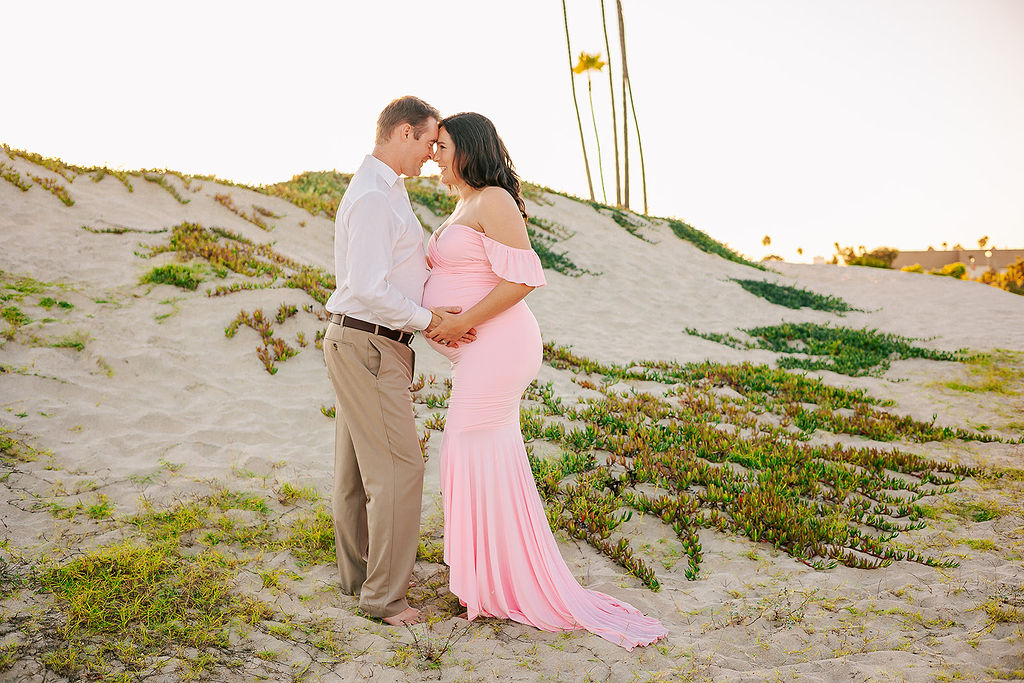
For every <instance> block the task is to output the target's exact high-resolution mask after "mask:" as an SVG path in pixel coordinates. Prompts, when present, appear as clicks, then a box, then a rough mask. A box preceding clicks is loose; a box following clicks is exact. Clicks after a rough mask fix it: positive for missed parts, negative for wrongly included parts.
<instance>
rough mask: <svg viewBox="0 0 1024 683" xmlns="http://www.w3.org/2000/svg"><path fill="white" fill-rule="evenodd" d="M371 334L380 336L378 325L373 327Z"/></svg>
mask: <svg viewBox="0 0 1024 683" xmlns="http://www.w3.org/2000/svg"><path fill="white" fill-rule="evenodd" d="M373 333H374V334H380V325H374V326H373Z"/></svg>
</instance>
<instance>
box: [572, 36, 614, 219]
mask: <svg viewBox="0 0 1024 683" xmlns="http://www.w3.org/2000/svg"><path fill="white" fill-rule="evenodd" d="M604 65H605V63H604V62H602V61H601V53H600V52H598V53H597V54H594V55H588V54H587V53H586V52H581V53H580V60H579V61H578V62H577V63H576V66H575V67H574V68H573V70H572V72H573V73H574V74H582V73H585V74H587V98H589V100H590V120H591V121H592V122H593V123H594V138H595V139H596V140H597V170H598V172H599V174H600V176H601V201H603V202H604V203H605V204H607V203H608V193H607V192H605V189H604V161H603V160H602V159H601V135H600V134H599V133H598V132H597V117H596V116H594V90H593V88H592V87H591V83H590V72H591V71H600V70H601V69H602V68H604Z"/></svg>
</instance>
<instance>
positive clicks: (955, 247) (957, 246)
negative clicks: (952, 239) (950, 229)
mask: <svg viewBox="0 0 1024 683" xmlns="http://www.w3.org/2000/svg"><path fill="white" fill-rule="evenodd" d="M963 250H964V245H962V244H960V243H959V242H957V243H956V244H954V245H953V251H963Z"/></svg>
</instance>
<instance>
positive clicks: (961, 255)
mask: <svg viewBox="0 0 1024 683" xmlns="http://www.w3.org/2000/svg"><path fill="white" fill-rule="evenodd" d="M986 253H989V254H991V256H985V254H986ZM1022 258H1024V249H951V250H949V251H938V250H935V249H930V250H928V251H901V252H900V253H899V254H898V255H897V256H896V260H895V261H893V262H892V267H893V268H895V269H896V270H899V269H900V268H903V267H904V266H912V265H914V264H915V263H918V264H920V265H921V267H922V268H924V269H925V270H932V269H934V268H941V267H942V266H944V265H947V264H949V263H958V262H959V263H963V264H964V265H966V266H967V276H968V277H971V278H975V277H978V276H979V275H981V274H982V273H983V272H985V271H986V270H988V269H989V268H992V269H993V270H995V271H997V272H1001V271H1004V270H1006V269H1007V268H1008V267H1009V266H1010V265H1011V264H1012V263H1014V262H1016V261H1017V260H1018V259H1022Z"/></svg>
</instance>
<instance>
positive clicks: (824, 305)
mask: <svg viewBox="0 0 1024 683" xmlns="http://www.w3.org/2000/svg"><path fill="white" fill-rule="evenodd" d="M732 281H733V282H735V283H736V284H738V285H739V286H740V287H742V288H743V289H745V290H746V291H748V292H750V293H751V294H753V295H754V296H759V297H761V298H762V299H765V300H767V301H770V302H771V303H773V304H777V305H779V306H785V307H786V308H792V309H800V308H811V309H813V310H816V311H828V312H830V313H847V312H849V311H856V310H859V309H856V308H854V307H852V306H850V304H848V303H846V302H845V301H843V300H842V299H841V298H839V297H836V296H832V295H826V294H818V293H817V292H812V291H810V290H808V289H804V288H802V287H793V286H790V285H780V284H778V283H776V282H769V281H767V280H743V279H737V278H732Z"/></svg>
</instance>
